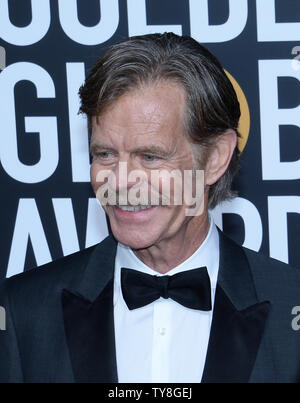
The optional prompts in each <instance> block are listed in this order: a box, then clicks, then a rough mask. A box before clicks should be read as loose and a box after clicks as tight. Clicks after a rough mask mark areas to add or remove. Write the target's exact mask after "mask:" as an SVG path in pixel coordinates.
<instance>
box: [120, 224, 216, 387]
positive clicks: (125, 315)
mask: <svg viewBox="0 0 300 403" xmlns="http://www.w3.org/2000/svg"><path fill="white" fill-rule="evenodd" d="M202 266H206V267H207V271H208V274H209V277H210V281H211V292H212V305H213V303H214V297H215V289H216V283H217V276H218V269H219V235H218V231H217V229H216V226H215V225H214V224H213V221H212V219H211V223H210V229H209V232H208V235H207V237H206V238H205V240H204V242H203V243H202V244H201V246H200V247H199V248H198V249H197V250H196V252H195V253H194V254H193V255H192V256H190V257H189V258H188V259H187V260H185V261H184V262H183V263H181V264H180V265H179V266H177V267H175V268H174V269H172V270H170V271H169V272H168V273H166V274H168V275H174V274H176V273H179V272H182V271H187V270H191V269H195V268H198V267H202ZM121 267H127V268H130V269H135V270H139V271H141V272H144V273H148V274H152V275H158V276H159V275H162V274H160V273H158V272H156V271H154V270H152V269H151V268H150V267H148V266H146V265H145V264H144V263H143V262H142V261H141V260H139V259H138V258H137V257H136V255H135V254H134V253H133V252H132V250H131V249H130V248H129V247H127V246H124V245H122V244H120V243H119V244H118V247H117V255H116V260H115V279H114V322H115V341H116V355H117V371H118V378H119V382H121V383H123V382H128V383H130V382H132V383H143V382H144V383H145V382H153V383H157V382H174V383H176V382H177V383H180V382H200V381H201V378H202V374H203V369H204V364H205V358H206V352H207V346H208V340H209V334H210V328H211V321H212V312H213V311H209V312H204V311H198V310H194V309H189V308H186V307H184V306H182V305H180V304H179V303H177V302H175V301H173V300H172V299H170V298H168V299H164V298H159V299H158V300H156V301H154V302H152V303H151V304H149V305H146V306H144V307H141V308H138V309H134V310H132V311H130V310H129V309H128V307H127V305H126V303H125V301H124V299H123V295H122V290H121V285H120V273H121Z"/></svg>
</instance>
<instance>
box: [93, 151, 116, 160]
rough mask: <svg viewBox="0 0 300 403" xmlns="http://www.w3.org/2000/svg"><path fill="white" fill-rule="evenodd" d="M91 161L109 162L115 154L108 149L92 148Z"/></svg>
mask: <svg viewBox="0 0 300 403" xmlns="http://www.w3.org/2000/svg"><path fill="white" fill-rule="evenodd" d="M91 154H92V157H93V161H95V162H98V163H103V164H111V163H113V162H114V160H115V154H114V153H113V152H112V151H110V150H101V149H97V150H93V151H92V153H91Z"/></svg>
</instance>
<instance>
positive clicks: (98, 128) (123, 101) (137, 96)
mask: <svg viewBox="0 0 300 403" xmlns="http://www.w3.org/2000/svg"><path fill="white" fill-rule="evenodd" d="M185 108H186V96H185V91H184V89H183V88H182V87H181V86H180V85H179V84H176V83H170V82H159V83H155V84H152V85H147V86H146V85H144V86H142V87H140V88H138V89H135V90H133V91H130V92H128V93H125V94H124V95H122V96H120V97H119V98H118V99H117V100H116V101H114V102H113V103H112V104H111V105H110V106H109V107H107V108H106V109H105V110H104V112H102V114H101V115H100V116H99V117H94V118H93V121H92V122H93V131H92V139H94V140H97V138H98V139H100V138H101V140H104V139H108V140H109V139H111V138H114V137H118V138H119V140H121V139H123V140H124V139H126V140H131V141H136V142H140V141H145V140H146V139H154V138H155V140H156V141H158V142H162V143H164V142H166V141H167V142H170V141H176V140H177V139H178V138H181V137H182V136H184V133H185V130H184V117H185Z"/></svg>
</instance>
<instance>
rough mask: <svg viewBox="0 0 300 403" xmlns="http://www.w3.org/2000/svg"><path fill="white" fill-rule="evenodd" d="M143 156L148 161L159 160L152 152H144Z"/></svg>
mask: <svg viewBox="0 0 300 403" xmlns="http://www.w3.org/2000/svg"><path fill="white" fill-rule="evenodd" d="M143 158H144V160H145V161H146V162H153V161H156V160H157V157H156V156H155V155H151V154H144V155H143Z"/></svg>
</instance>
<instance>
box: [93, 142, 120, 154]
mask: <svg viewBox="0 0 300 403" xmlns="http://www.w3.org/2000/svg"><path fill="white" fill-rule="evenodd" d="M97 150H105V151H111V152H116V150H115V149H113V148H112V147H109V146H108V145H106V144H104V143H92V144H91V145H90V153H91V154H93V153H94V152H96V151H97Z"/></svg>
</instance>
